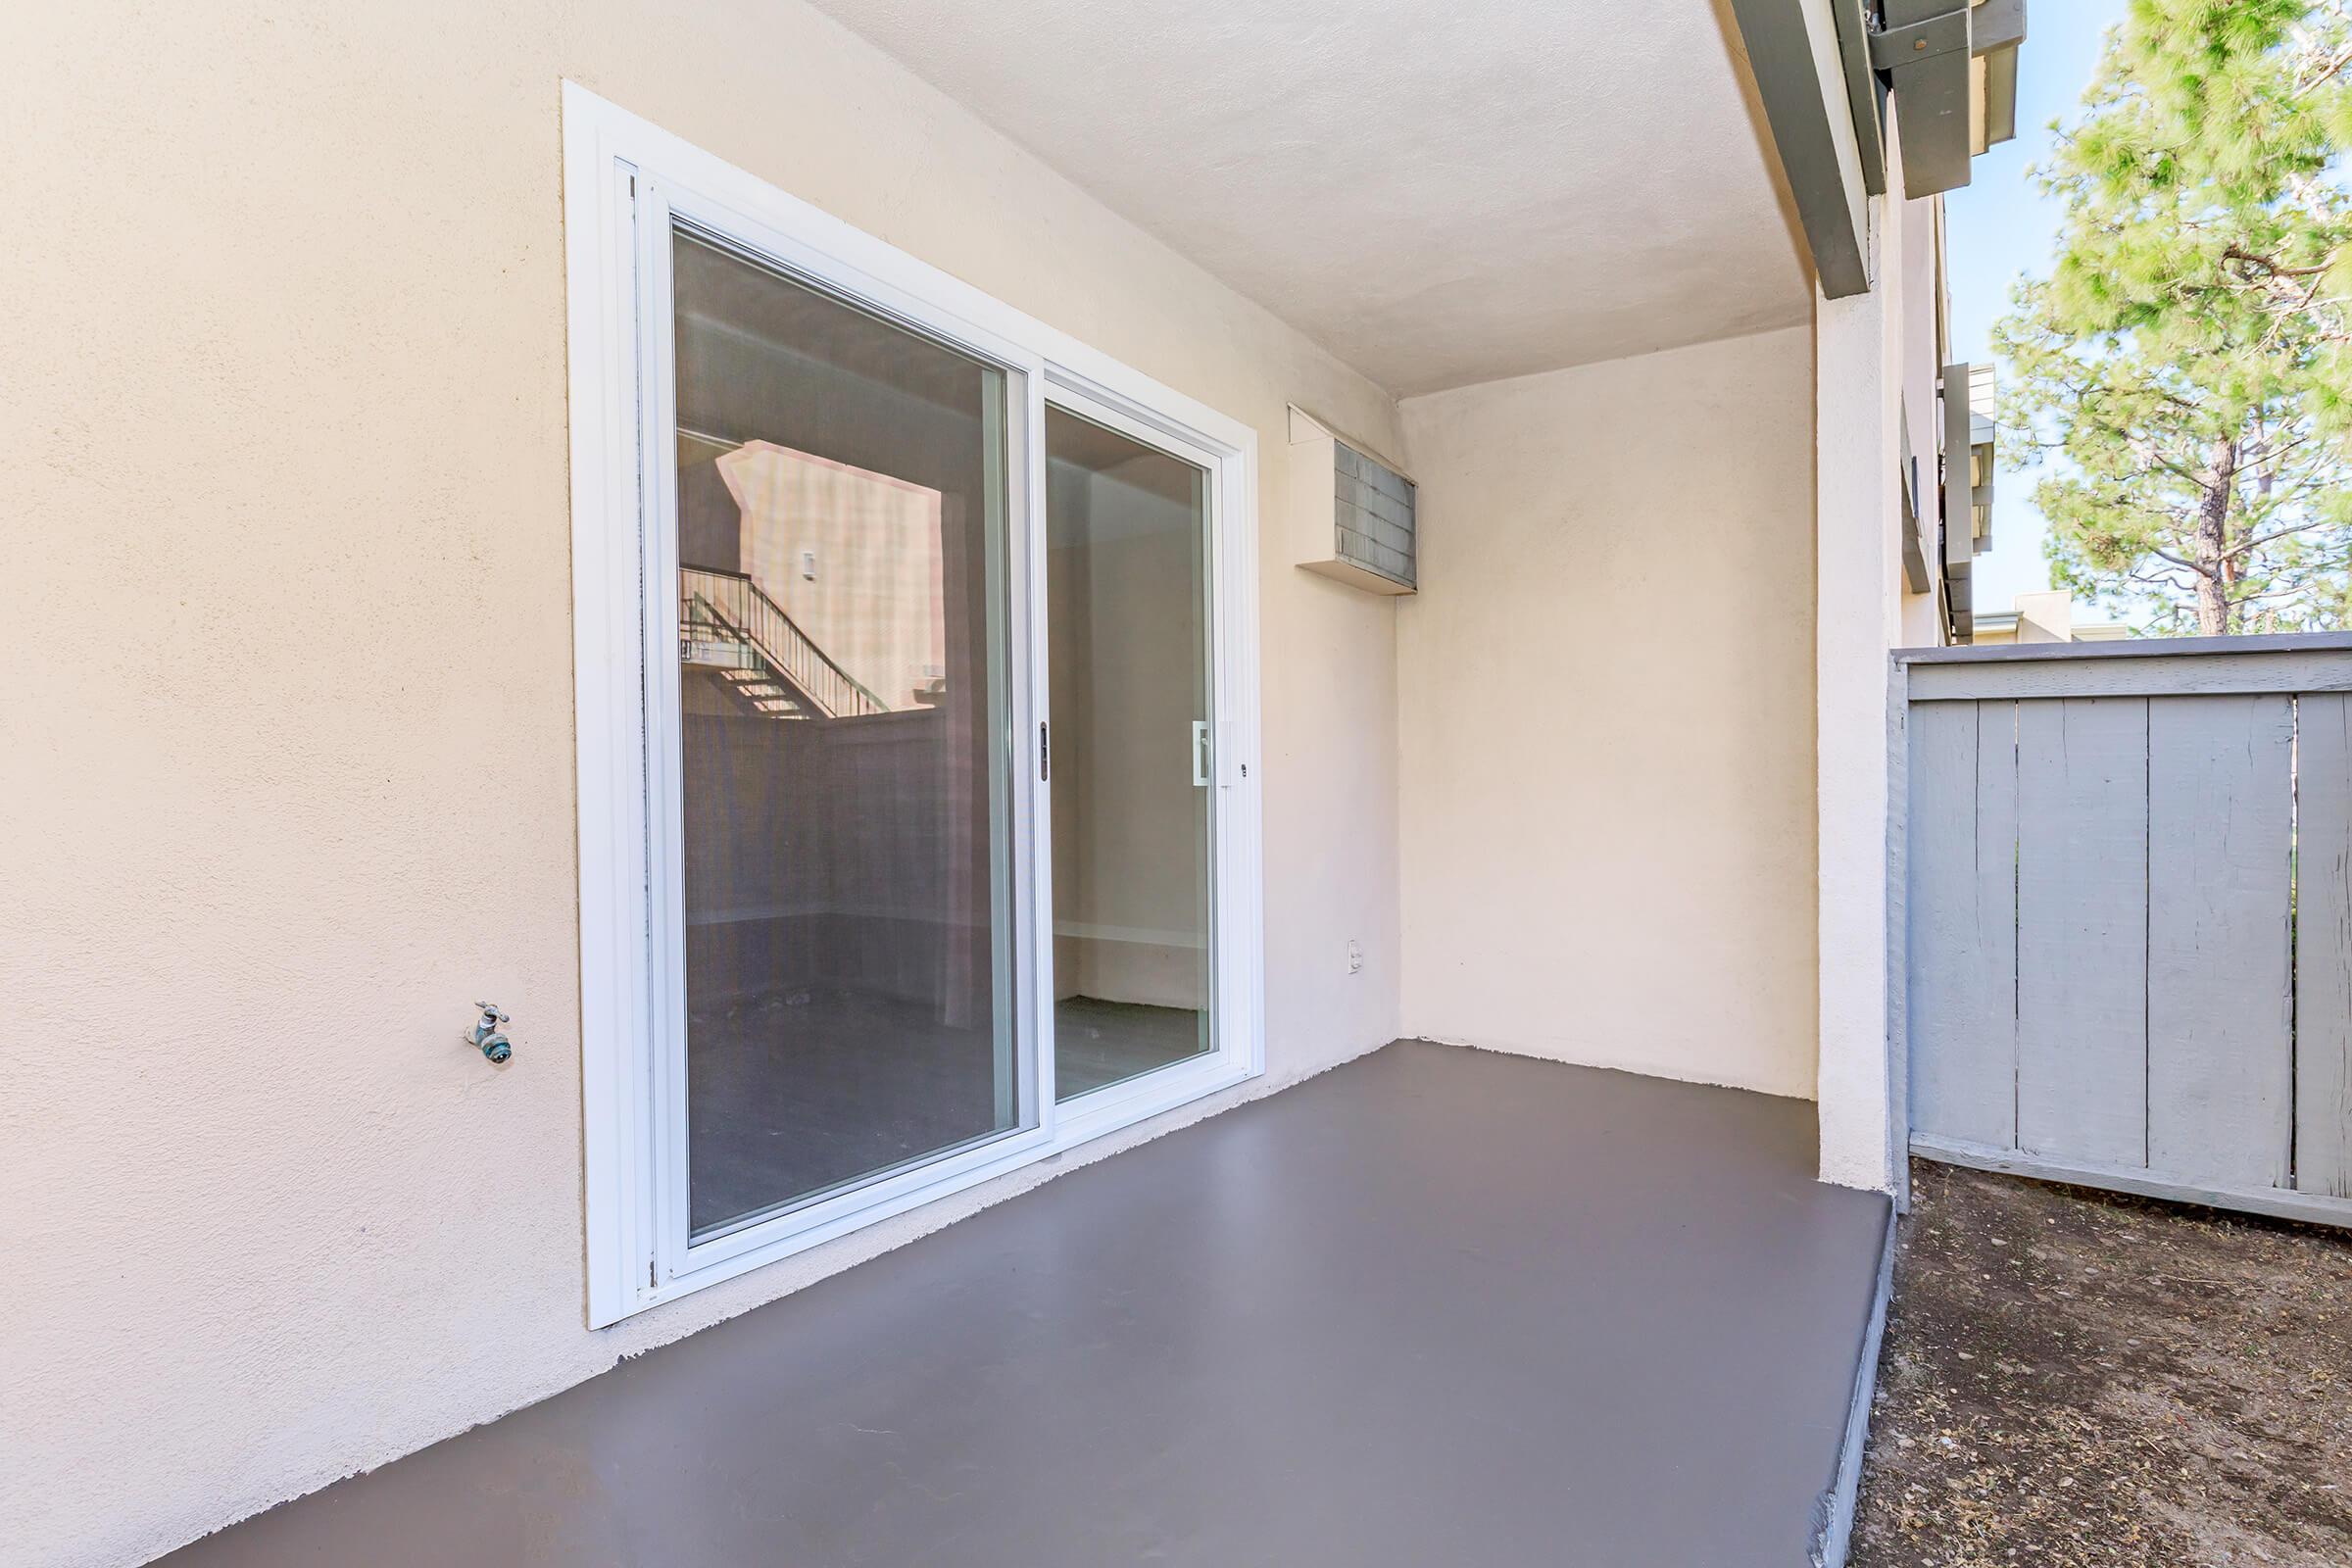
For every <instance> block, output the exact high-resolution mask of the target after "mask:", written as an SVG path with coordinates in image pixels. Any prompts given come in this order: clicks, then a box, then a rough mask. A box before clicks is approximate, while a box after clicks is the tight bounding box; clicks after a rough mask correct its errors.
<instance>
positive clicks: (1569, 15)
mask: <svg viewBox="0 0 2352 1568" xmlns="http://www.w3.org/2000/svg"><path fill="white" fill-rule="evenodd" d="M815 3H816V4H817V5H818V6H819V8H821V9H822V10H824V11H826V12H828V13H830V14H831V15H832V16H834V17H835V18H837V19H839V20H840V21H841V22H843V23H844V24H846V25H848V26H850V27H851V28H852V29H854V30H856V31H857V32H858V33H860V34H862V35H864V36H865V37H866V38H868V39H870V40H871V41H872V42H874V43H875V44H877V45H879V46H880V47H881V48H883V49H884V50H886V51H888V52H889V53H890V54H892V55H894V56H896V57H897V58H898V59H899V60H901V61H902V62H904V63H905V64H906V65H907V66H908V67H910V68H911V69H912V70H914V71H915V72H916V73H919V74H921V75H923V76H924V77H926V78H928V79H929V80H930V81H932V82H934V83H935V84H937V85H938V86H939V87H940V88H942V89H943V90H944V91H946V92H947V93H948V94H949V95H950V96H951V97H954V98H955V99H956V100H957V101H958V102H960V103H962V104H964V105H965V106H966V107H967V108H969V109H971V110H972V111H973V112H974V113H975V114H977V115H979V116H980V117H981V118H982V119H984V120H986V121H988V122H989V123H992V124H994V125H996V126H997V127H998V128H1000V129H1002V130H1003V131H1005V133H1006V134H1008V135H1009V136H1011V137H1012V138H1013V139H1015V140H1016V141H1019V142H1021V143H1022V144H1024V145H1025V146H1027V147H1028V148H1030V149H1031V150H1032V151H1034V152H1035V153H1037V154H1038V155H1039V156H1040V157H1042V158H1043V159H1044V160H1045V161H1046V162H1047V163H1049V164H1051V165H1053V166H1054V168H1056V169H1057V170H1059V171H1060V172H1062V173H1064V174H1065V175H1067V176H1068V177H1069V178H1070V179H1072V180H1073V181H1075V182H1076V183H1077V184H1078V185H1080V186H1081V187H1083V188H1084V189H1086V190H1087V191H1089V192H1090V193H1092V194H1093V195H1094V196H1095V197H1096V198H1097V199H1098V200H1100V201H1102V202H1103V203H1104V204H1105V205H1106V206H1108V207H1110V208H1111V209H1112V210H1114V211H1116V212H1118V213H1120V214H1122V215H1124V216H1125V217H1127V218H1128V219H1130V220H1131V221H1134V222H1136V223H1138V224H1140V225H1142V226H1143V227H1144V228H1146V229H1148V230H1150V231H1151V232H1152V233H1153V234H1155V235H1157V236H1158V237H1159V238H1160V239H1162V240H1164V241H1165V242H1166V243H1167V244H1169V245H1170V246H1172V247H1173V248H1175V249H1176V250H1177V251H1179V252H1181V253H1183V254H1184V255H1186V256H1189V257H1191V258H1192V259H1194V260H1195V261H1197V262H1199V263H1200V264H1201V265H1202V266H1203V267H1205V268H1207V269H1208V270H1210V271H1211V272H1214V273H1215V274H1217V275H1218V276H1219V277H1221V278H1223V279H1224V280H1225V281H1226V282H1228V283H1230V284H1231V285H1232V286H1234V287H1235V288H1237V289H1239V290H1240V291H1241V292H1242V293H1244V294H1246V295H1248V296H1250V298H1252V299H1254V300H1256V301H1258V302H1259V303H1260V304H1263V305H1264V306H1266V307H1267V308H1268V309H1270V310H1272V311H1273V312H1274V313H1275V314H1276V315H1278V316H1280V317H1282V318H1283V319H1286V320H1288V321H1290V322H1292V323H1293V324H1295V325H1297V326H1298V327H1299V328H1300V329H1301V330H1303V331H1305V332H1306V333H1307V334H1308V335H1309V336H1311V337H1313V338H1314V339H1316V340H1317V341H1318V342H1320V343H1322V344H1323V345H1324V346H1325V347H1327V348H1329V349H1330V350H1331V351H1332V352H1334V353H1335V354H1337V355H1339V356H1340V357H1341V358H1342V359H1344V360H1346V361H1348V363H1349V364H1351V365H1353V366H1355V367H1356V368H1358V369H1360V370H1362V371H1364V372H1365V373H1366V374H1368V375H1370V376H1372V377H1373V378H1374V379H1375V380H1377V381H1379V382H1381V383H1382V384H1383V385H1385V386H1387V387H1388V388H1389V389H1390V390H1392V391H1394V392H1396V393H1398V394H1399V395H1407V396H1409V395H1412V394H1416V393H1422V392H1432V391H1437V390H1440V389H1442V388H1446V387H1450V386H1461V385H1467V384H1471V383H1474V382H1479V381H1487V380H1494V379H1497V378H1499V377H1503V376H1510V375H1521V374H1527V373H1530V372H1533V371H1538V370H1546V369H1553V368H1559V367H1562V366H1568V365H1577V364H1584V363H1587V362H1590V361H1593V360H1604V359H1612V358H1616V357H1619V356H1623V355H1627V354H1636V353H1642V352H1646V351H1649V350H1653V349H1661V348H1670V347H1675V346H1678V345H1681V344H1686V343H1696V342H1704V341H1707V340H1710V339H1714V338H1720V337H1727V336H1733V335H1737V334H1740V333H1742V332H1751V331H1761V330H1764V329H1767V328H1771V327H1776V326H1785V325H1792V324H1795V323H1797V322H1800V321H1803V320H1805V319H1807V316H1808V312H1809V310H1810V305H1811V294H1810V286H1809V284H1808V282H1807V279H1806V276H1805V273H1804V271H1803V268H1802V265H1801V263H1800V261H1799V259H1798V253H1797V249H1796V245H1795V242H1794V240H1793V238H1792V237H1791V234H1790V231H1789V224H1788V222H1787V221H1786V220H1785V219H1784V217H1783V215H1782V210H1781V206H1780V203H1779V198H1778V196H1777V194H1776V191H1775V186H1774V176H1773V175H1772V173H1771V172H1769V166H1768V164H1767V162H1766V159H1765V155H1764V153H1763V150H1762V148H1761V147H1760V145H1759V142H1758V139H1757V130H1756V128H1755V125H1754V123H1752V122H1751V118H1750V115H1749V112H1748V109H1747V107H1746V105H1745V103H1744V101H1743V98H1742V92H1741V87H1740V81H1739V78H1738V77H1737V75H1736V74H1735V68H1734V65H1733V62H1732V54H1731V49H1730V46H1729V44H1728V43H1727V40H1726V36H1725V31H1724V28H1725V25H1726V24H1725V23H1724V22H1723V21H1722V20H1720V19H1719V16H1718V13H1717V9H1716V7H1715V6H1714V5H1713V4H1712V3H1711V0H1657V3H1655V4H1652V5H1646V6H1642V7H1639V8H1634V9H1630V10H1617V9H1614V8H1607V7H1597V8H1596V7H1590V6H1573V5H1559V6H1550V7H1513V8H1510V9H1509V10H1508V11H1503V10H1499V9H1489V8H1482V7H1480V6H1478V5H1475V4H1474V5H1469V6H1464V5H1461V4H1458V3H1448V0H1302V3H1299V4H1294V5H1285V6H1267V5H1265V4H1263V3H1262V0H1185V3H1183V4H1178V3H1176V0H1139V3H1136V4H1132V5H1071V4H1068V3H1067V0H815Z"/></svg>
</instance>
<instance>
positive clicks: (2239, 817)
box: [2147, 694, 2295, 1187]
mask: <svg viewBox="0 0 2352 1568" xmlns="http://www.w3.org/2000/svg"><path fill="white" fill-rule="evenodd" d="M2294 726H2295V717H2294V700H2293V699H2292V698H2290V697H2287V696H2284V695H2281V694H2272V695H2269V696H2263V697H2160V698H2156V699H2153V700H2152V701H2150V703H2149V704H2148V749H2147V758H2148V831H2147V843H2148V1079H2147V1083H2148V1168H2149V1169H2150V1170H2152V1171H2159V1172H2162V1173H2163V1174H2164V1176H2165V1177H2167V1178H2168V1179H2170V1180H2173V1181H2177V1182H2182V1183H2187V1184H2192V1185H2196V1186H2213V1187H2283V1186H2286V1185H2288V1183H2289V1180H2290V1178H2291V1175H2292V1154H2293V1146H2292V1138H2293V1097H2294V1076H2293V1075H2294V1066H2293V1062H2294V1039H2293V1028H2294V1017H2293V997H2292V994H2291V992H2290V991H2289V986H2290V984H2291V981H2292V977H2291V976H2290V975H2289V973H2288V968H2289V964H2290V962H2291V958H2290V943H2291V931H2290V925H2289V917H2290V914H2291V909H2290V893H2289V887H2288V873H2289V863H2288V854H2289V850H2290V843H2291V839H2292V836H2293V835H2292V821H2293V812H2294V784H2293V761H2294V734H2295V729H2294Z"/></svg>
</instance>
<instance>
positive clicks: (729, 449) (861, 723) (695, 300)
mask: <svg viewBox="0 0 2352 1568" xmlns="http://www.w3.org/2000/svg"><path fill="white" fill-rule="evenodd" d="M670 270H671V279H670V282H671V297H672V300H673V302H674V309H675V318H674V323H675V344H676V386H675V400H676V416H677V420H676V422H677V453H676V462H677V517H678V525H677V540H676V544H677V552H676V562H677V570H676V581H675V582H674V584H672V585H670V586H671V591H672V592H674V593H675V595H676V604H677V614H678V649H677V662H676V664H675V666H674V667H675V669H676V672H677V679H678V683H679V686H678V726H679V734H678V789H679V798H678V809H679V815H680V817H681V826H682V828H683V834H684V840H683V855H682V865H681V867H680V880H681V883H682V889H681V892H682V906H683V925H684V957H685V991H686V995H685V998H684V1006H683V1011H684V1015H685V1017H684V1022H685V1042H684V1054H685V1062H684V1066H685V1071H684V1100H685V1105H684V1112H685V1123H686V1134H687V1166H688V1170H687V1176H688V1182H687V1186H688V1198H689V1201H688V1208H689V1215H688V1231H689V1234H690V1236H691V1238H692V1240H694V1241H696V1242H702V1241H705V1240H708V1239H710V1238H711V1237H714V1236H717V1235H720V1234H724V1233H727V1232H730V1231H734V1230H737V1229H740V1228H742V1227H743V1226H746V1225H749V1224H751V1223H754V1222H756V1221H759V1220H762V1219H765V1218H767V1217H769V1216H771V1215H774V1214H777V1213H780V1212H783V1211H785V1210H787V1209H791V1208H795V1207H798V1206H801V1205H803V1204H806V1203H809V1202H810V1201H815V1200H816V1199H818V1198H820V1197H824V1196H827V1195H829V1194H832V1193H835V1192H838V1191H841V1190H843V1189H845V1188H848V1187H852V1186H856V1185H859V1184H861V1183H864V1182H867V1181H870V1180H873V1179H875V1178H876V1177H878V1176H881V1175H882V1174H884V1173H886V1172H890V1171H892V1170H895V1169H899V1168H903V1167H906V1166H909V1165H912V1164H917V1163H921V1162H926V1161H928V1160H931V1159H934V1158H937V1157H939V1156H941V1155H943V1154H944V1153H946V1152H949V1151H951V1150H955V1149H957V1148H960V1147H963V1146H967V1145H970V1144H973V1143H976V1142H978V1141H981V1140H985V1139H989V1138H992V1137H995V1136H998V1135H1000V1134H1003V1133H1005V1132H1007V1131H1010V1130H1011V1129H1013V1128H1015V1127H1019V1126H1033V1125H1035V1124H1036V1122H1037V1119H1038V1110H1037V1107H1036V1106H1032V1105H1022V1104H1020V1103H1018V1102H1019V1098H1020V1097H1019V1093H1018V1085H1019V1074H1018V1072H1017V1060H1018V1058H1017V1056H1016V1050H1015V1040H1014V1031H1013V1025H1012V1018H1013V1007H1012V1001H1013V999H1012V989H1013V980H1012V959H1011V954H1012V935H1011V932H1012V919H1011V915H1010V912H1009V911H1010V907H1011V891H1010V883H1011V875H1010V870H1009V865H1010V858H1011V856H1010V850H1009V844H1010V834H1009V827H1008V824H1009V818H1010V790H1009V782H1008V778H1009V770H1010V765H1011V764H1010V751H1009V747H1010V737H1009V723H1008V721H1007V719H1006V716H1005V678H1006V669H1007V664H1008V662H1007V658H1006V646H1007V644H1006V631H1005V609H1004V606H1005V583H1006V573H1007V567H1006V549H1007V540H1008V525H1007V510H1008V504H1009V493H1008V490H1007V478H1006V473H1007V453H1006V382H1007V377H1006V375H1005V372H1004V371H1003V370H1001V369H999V368H997V367H995V366H992V365H989V364H985V363H983V362H981V361H979V360H976V359H973V358H971V357H969V356H967V355H965V354H962V353H960V352H958V351H956V350H955V349H952V348H949V347H947V346H946V345H944V344H941V343H938V342H935V341H933V340H932V339H930V338H927V337H923V336H920V335H917V334H916V333H914V332H911V331H909V330H907V329H906V328H904V327H902V326H900V325H898V324H896V323H895V322H892V321H888V320H885V319H881V318H879V317H877V316H874V315H872V314H869V313H867V312H865V311H861V310H858V309H857V308H855V307H852V306H850V305H848V304H845V303H843V302H842V301H840V300H838V299H836V298H834V297H833V296H831V295H828V294H825V293H822V292H819V291H818V290H816V289H813V288H810V287H809V286H807V285H805V284H803V283H801V282H799V281H797V280H795V279H794V278H791V277H789V276H786V275H785V274H783V273H781V272H778V271H776V270H771V269H769V268H766V267H763V266H760V265H758V264H755V263H753V262H751V261H749V260H746V259H745V258H743V257H742V256H739V255H737V254H736V253H734V252H733V251H730V250H727V249H723V248H721V247H719V246H717V245H715V244H711V243H708V242H706V241H704V240H702V239H700V238H698V237H696V236H695V235H693V234H691V233H688V232H686V231H684V230H680V231H679V232H678V233H677V234H676V235H675V238H674V244H673V247H672V250H671V255H670Z"/></svg>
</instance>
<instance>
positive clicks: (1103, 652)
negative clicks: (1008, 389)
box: [1045, 405, 1213, 1101]
mask: <svg viewBox="0 0 2352 1568" xmlns="http://www.w3.org/2000/svg"><path fill="white" fill-rule="evenodd" d="M1045 423H1046V532H1047V543H1048V551H1047V567H1046V619H1047V657H1048V665H1049V669H1050V671H1051V701H1052V711H1053V778H1052V788H1053V821H1054V835H1053V860H1054V887H1053V909H1054V1096H1055V1098H1056V1099H1057V1100H1065V1101H1066V1100H1070V1099H1074V1098H1075V1097H1077V1096H1080V1095H1084V1094H1087V1093H1090V1092H1091V1091H1094V1090H1097V1089H1102V1088H1105V1087H1107V1086H1109V1085H1111V1084H1116V1083H1120V1082H1124V1081H1126V1080H1128V1079H1132V1078H1136V1077H1139V1076H1141V1075H1142V1074H1145V1073H1148V1072H1152V1071H1155V1070H1157V1069H1159V1068H1162V1067H1166V1066H1170V1065H1172V1064H1174V1063H1176V1062H1179V1061H1184V1060H1188V1059H1190V1058H1192V1057H1195V1056H1199V1055H1201V1054H1206V1053H1207V1052H1208V1051H1210V1050H1211V1049H1212V1048H1213V1043H1212V1040H1211V1035H1210V1024H1209V1019H1210V997H1209V987H1210V973H1211V970H1210V961H1209V960H1210V952H1211V947H1210V925H1209V912H1210V885H1209V878H1210V870H1209V866H1210V860H1209V842H1210V820H1211V814H1210V804H1211V802H1210V797H1211V794H1212V788H1211V784H1210V766H1211V761H1212V759H1211V756H1210V736H1211V733H1212V732H1211V729H1210V719H1211V717H1212V715H1211V713H1210V711H1209V691H1210V682H1209V667H1210V666H1209V622H1208V613H1209V604H1208V551H1207V541H1208V512H1207V480H1208V475H1207V473H1206V472H1205V471H1204V470H1202V469H1201V468H1200V467H1198V466H1195V465H1193V464H1190V463H1186V462H1184V461H1182V460H1180V459H1178V458H1175V457H1172V456H1170V455H1168V454H1167V453H1165V452H1162V451H1160V450H1158V449H1157V448H1154V447H1151V446H1147V445H1145V444H1143V443H1142V442H1140V441H1136V440H1133V439H1131V438H1130V437H1128V436H1126V435H1123V434H1121V433H1119V432H1117V431H1114V430H1111V429H1109V428H1107V427H1105V426H1103V425H1101V424H1097V423H1094V422H1092V421H1090V420H1087V419H1084V418H1081V417H1078V416H1077V415H1074V414H1071V413H1069V412H1068V411H1066V410H1064V409H1061V408H1058V407H1054V406H1051V405H1049V406H1048V408H1047V410H1046V418H1045Z"/></svg>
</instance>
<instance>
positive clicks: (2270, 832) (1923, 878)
mask: <svg viewBox="0 0 2352 1568" xmlns="http://www.w3.org/2000/svg"><path fill="white" fill-rule="evenodd" d="M1895 682H1896V691H1895V695H1896V700H1897V707H1896V711H1897V713H1898V714H1899V715H1901V718H1902V724H1901V730H1900V733H1899V738H1898V740H1897V744H1896V757H1897V760H1898V762H1899V763H1900V764H1901V768H1902V774H1903V777H1902V788H1901V789H1900V791H1899V792H1898V794H1899V799H1900V802H1901V809H1902V816H1901V821H1900V830H1899V831H1898V832H1897V833H1896V834H1895V835H1894V838H1893V841H1892V845H1891V847H1892V848H1894V849H1896V850H1897V851H1898V856H1897V858H1896V860H1895V864H1894V869H1895V877H1896V880H1895V885H1894V888H1893V889H1892V891H1893V892H1894V894H1895V895H1896V897H1895V898H1894V899H1893V901H1892V907H1893V908H1894V909H1895V910H1896V911H1897V918H1898V919H1899V920H1900V921H1902V929H1901V932H1900V935H1901V937H1902V939H1903V942H1904V948H1905V952H1906V961H1905V963H1904V965H1903V969H1902V976H1903V979H1902V989H1901V992H1900V993H1899V994H1898V996H1897V998H1896V999H1895V1000H1896V1004H1897V1011H1896V1016H1895V1018H1894V1019H1893V1020H1892V1021H1893V1023H1894V1025H1895V1029H1896V1033H1897V1037H1898V1039H1900V1040H1902V1041H1903V1042H1904V1043H1905V1045H1906V1047H1907V1058H1908V1074H1907V1076H1908V1093H1907V1098H1908V1102H1909V1107H1910V1126H1911V1148H1912V1150H1913V1152H1917V1153H1920V1154H1923V1155H1927V1156H1931V1157H1934V1158H1938V1159H1945V1160H1950V1161H1954V1162H1957V1163H1961V1164H1969V1165H1976V1166H1981V1167H1985V1168H1989V1169H1996V1170H2009V1171H2015V1172H2018V1173H2020V1174H2025V1175H2033V1176H2041V1177H2046V1178H2051V1179H2056V1180H2066V1181H2076V1182H2082V1183H2085V1184H2088V1185H2094V1186H2101V1187H2108V1188H2115V1189H2120V1190H2123V1191H2126V1192H2135V1193H2142V1194H2147V1195H2150V1196H2154V1197H2162V1198H2177V1199H2186V1200H2190V1201H2199V1202H2209V1203H2216V1204H2220V1205H2223V1206H2227V1207H2233V1208H2243V1209H2250V1210H2254V1211H2257V1212H2262V1213H2271V1214H2280V1215H2286V1216H2289V1217H2293V1218H2299V1219H2312V1220H2322V1221H2328V1222H2332V1223H2337V1224H2352V696H2347V695H2346V694H2347V693H2348V692H2352V636H2338V635H2332V634H2330V635H2327V636H2311V637H2270V638H2250V639H2241V638H2216V639H2199V640H2193V641H2179V642H2156V641H2142V642H2128V643H2094V644H2053V645H2029V646H2024V647H2013V648H1983V649H1931V650H1920V651H1915V652H1906V653H1902V654H1898V655H1897V656H1896V660H1895Z"/></svg>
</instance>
